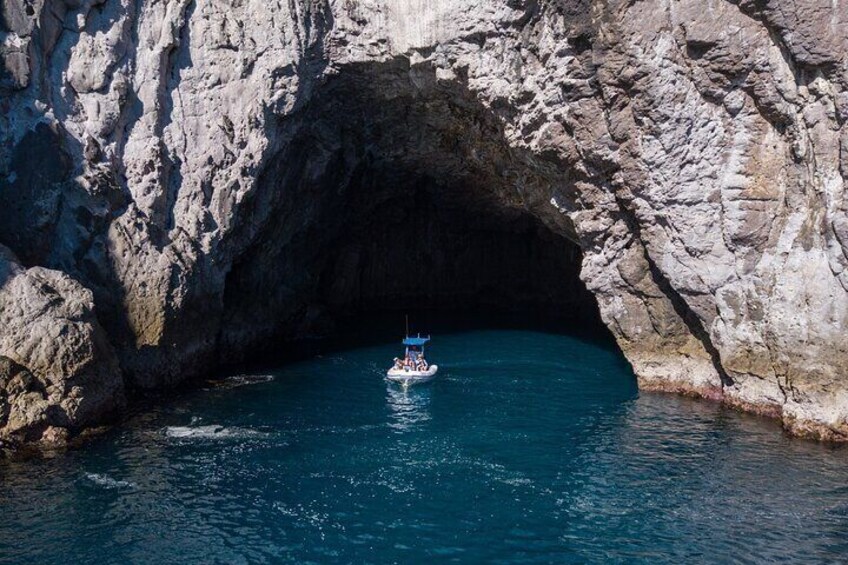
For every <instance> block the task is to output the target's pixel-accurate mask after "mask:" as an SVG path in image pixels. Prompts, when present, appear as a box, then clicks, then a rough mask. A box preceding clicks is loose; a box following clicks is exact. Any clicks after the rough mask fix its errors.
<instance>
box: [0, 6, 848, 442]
mask: <svg viewBox="0 0 848 565" xmlns="http://www.w3.org/2000/svg"><path fill="white" fill-rule="evenodd" d="M2 7H3V10H2V16H3V17H2V32H0V107H2V112H0V243H3V244H5V245H6V246H7V247H8V248H9V249H11V251H12V252H14V254H15V256H16V257H17V259H13V258H11V257H12V256H11V254H9V253H6V254H5V255H4V257H6V259H4V261H6V263H4V264H5V265H7V266H6V267H4V268H5V269H6V270H7V271H8V272H9V273H13V274H12V275H7V280H6V281H5V282H3V283H0V284H2V286H0V297H2V298H0V318H2V319H3V322H4V323H3V325H2V326H0V345H2V348H0V356H2V357H0V359H4V360H3V361H2V362H3V363H6V364H5V365H2V366H1V367H0V382H2V383H4V384H3V387H2V389H3V390H5V394H6V395H7V397H8V400H7V401H6V404H5V406H12V407H13V409H11V410H12V411H11V412H9V410H10V409H9V408H4V410H5V411H6V412H8V413H9V414H12V413H14V414H15V416H14V418H13V417H12V416H5V417H4V418H5V419H0V424H2V425H3V426H5V427H2V430H3V431H2V433H3V434H5V436H11V435H14V434H20V433H23V436H24V437H25V439H30V438H31V437H33V438H34V437H35V436H37V435H38V432H36V431H35V430H40V431H42V432H43V431H44V430H46V429H47V428H46V427H45V426H52V427H54V428H56V427H61V428H68V429H71V430H73V429H76V428H77V427H79V426H84V425H87V424H90V423H93V422H96V421H97V420H98V419H99V418H100V417H102V416H103V415H105V414H106V413H107V412H108V411H109V410H111V409H114V408H118V407H119V406H120V405H121V402H122V401H123V387H122V383H125V384H126V385H127V386H128V387H162V386H168V385H172V384H175V383H177V382H179V381H181V380H183V379H185V378H187V377H189V376H191V375H193V374H197V373H198V372H199V371H203V370H206V369H208V368H210V367H211V366H213V365H214V364H215V363H217V362H218V360H219V359H221V358H226V359H233V358H238V357H239V356H241V355H245V354H247V353H249V352H250V351H252V350H254V349H255V348H256V347H258V346H259V345H261V344H262V343H263V342H267V340H269V339H272V338H280V337H294V336H297V335H302V334H303V333H306V332H309V331H310V330H311V328H313V327H315V326H316V324H319V323H320V320H321V319H322V317H324V316H325V315H326V314H328V313H332V312H335V311H338V310H343V309H344V308H356V307H364V306H365V305H369V304H374V303H381V302H388V303H393V302H394V303H397V302H398V301H403V300H404V299H407V298H409V297H411V296H416V295H417V294H418V295H421V294H422V293H423V294H424V295H427V296H430V297H434V296H435V297H437V298H436V299H438V300H444V301H448V302H450V301H451V300H453V301H454V302H461V301H462V300H464V298H463V297H467V296H470V295H479V294H481V293H485V291H486V287H485V285H484V281H485V280H491V276H488V275H493V274H496V273H505V274H504V276H503V278H502V279H501V280H499V281H498V282H497V284H493V285H490V286H491V287H492V288H495V289H501V290H502V291H503V292H504V293H505V296H506V297H505V298H504V299H507V298H508V299H513V298H516V297H520V296H522V294H523V295H526V296H529V297H531V298H532V297H535V298H536V299H537V300H540V301H541V302H547V303H549V304H550V306H551V308H555V309H575V308H579V307H581V306H580V305H584V306H585V305H586V304H587V303H588V304H591V300H592V299H591V298H590V297H589V296H588V295H587V294H586V293H585V291H584V289H583V288H582V286H581V285H580V283H579V282H578V281H577V273H578V271H579V277H580V279H582V281H583V282H584V283H585V287H586V288H588V289H589V291H590V292H591V293H592V295H593V296H594V298H595V300H596V301H597V306H598V308H599V310H600V314H601V317H602V319H603V321H604V322H605V323H606V325H607V326H608V327H609V328H610V330H611V331H612V333H613V334H614V335H615V337H616V339H617V340H618V343H619V345H620V346H621V348H622V350H623V351H624V353H625V355H626V356H627V357H628V359H629V360H630V361H631V363H632V365H633V368H634V370H635V372H636V374H637V377H638V379H639V384H640V386H641V387H642V388H643V389H647V390H666V391H677V392H683V393H689V394H697V395H701V396H706V397H711V398H717V399H722V400H724V401H725V402H727V403H730V404H732V405H735V406H739V407H741V408H743V409H746V410H751V411H756V412H761V413H765V414H770V415H773V416H775V417H778V418H781V419H782V421H783V422H784V424H785V426H786V427H787V428H788V429H789V430H791V431H793V432H795V433H798V434H801V435H808V436H813V437H819V438H822V439H829V440H846V439H848V342H846V341H845V340H844V338H843V335H844V330H845V328H846V314H848V292H846V289H848V273H846V270H845V267H846V265H848V247H846V246H848V214H846V208H848V202H846V201H845V199H844V192H845V181H844V178H845V175H846V172H845V171H846V167H848V128H846V127H845V125H844V124H845V120H846V118H848V59H846V53H848V6H846V5H845V4H844V3H841V2H831V1H829V0H828V1H824V0H795V1H793V2H788V1H781V0H738V1H737V0H673V1H658V0H657V1H654V0H644V1H632V0H604V1H601V0H597V1H593V0H511V1H508V2H494V1H491V0H488V1H484V0H463V1H459V0H429V1H427V2H421V1H418V0H414V1H413V0H344V1H342V0H338V1H336V0H325V1H321V0H290V1H288V2H281V3H278V2H273V1H271V2H244V1H241V0H239V1H233V2H230V3H228V4H223V3H220V2H214V1H210V0H166V1H162V2H151V1H141V2H136V1H131V0H105V1H103V0H82V1H79V0H74V1H73V2H71V1H62V0H2ZM410 202H412V203H413V204H412V205H410V204H409V203H410ZM416 222H417V223H416ZM409 226H413V227H414V230H413V228H410V227H409ZM404 230H409V231H406V232H404ZM397 233H400V234H401V235H399V236H398V237H392V234H397ZM419 234H425V235H424V236H421V237H422V240H423V241H424V242H425V243H426V245H422V246H421V248H420V252H419V250H416V253H415V255H416V256H418V255H420V258H418V259H415V258H412V259H410V258H409V257H408V256H407V255H404V254H403V253H401V252H400V251H399V249H403V248H407V247H408V246H407V245H406V244H404V245H403V246H399V247H395V248H392V242H394V243H395V245H397V242H398V241H410V238H413V239H414V238H415V237H416V236H417V235H419ZM404 238H406V239H404ZM485 249H498V252H497V253H494V254H486V253H483V252H482V251H481V250H485ZM581 258H582V259H581ZM413 259H414V260H413ZM18 261H19V262H20V264H18ZM399 261H409V263H408V267H404V270H412V269H414V268H416V267H418V268H421V267H422V266H424V267H426V268H427V269H426V270H425V271H424V272H428V273H431V275H430V276H429V279H428V280H427V282H426V283H425V284H424V285H423V286H421V285H419V286H417V287H416V283H415V281H417V280H419V278H418V277H410V278H408V279H406V280H405V281H404V280H400V282H398V281H399V279H398V278H397V277H394V276H390V275H391V270H392V269H395V268H396V266H397V264H398V262H399ZM578 261H582V265H580V266H579V267H580V268H579V269H578V265H577V262H578ZM457 264H458V265H459V266H458V267H457ZM510 269H513V270H512V271H510ZM468 273H472V274H468ZM473 273H485V274H486V275H487V276H480V277H477V278H475V276H474V275H473ZM512 273H515V276H512ZM520 273H523V279H522V276H519V274H520ZM544 273H547V274H548V276H547V277H546V276H545V275H544ZM548 279H550V280H548ZM557 281H558V282H559V283H561V284H559V285H557V284H556V283H557ZM43 285H46V286H47V287H49V288H52V289H54V290H53V291H52V292H55V293H56V295H57V296H58V297H59V298H61V300H59V299H58V298H57V299H55V300H54V299H53V298H50V296H51V295H50V291H44V290H43V288H44V286H43ZM45 293H46V294H45ZM416 293H417V294H416ZM94 304H96V308H95V307H94ZM95 313H96V316H95ZM33 326H37V328H38V331H37V332H36V331H27V332H26V334H24V328H28V329H29V328H31V327H33ZM101 328H105V330H103V329H101ZM57 332H58V333H57ZM62 332H64V333H62ZM60 335H61V336H62V337H61V338H59V336H60ZM54 337H55V339H54ZM48 352H49V355H47V353H48ZM116 359H117V360H116ZM22 375H26V376H22ZM30 398H32V400H29V399H30ZM45 403H46V404H45ZM42 405H43V406H44V409H43V410H42V409H41V408H31V407H34V406H42ZM48 406H58V407H59V408H57V409H55V410H54V409H52V408H51V409H48V408H47V407H48ZM6 412H4V414H5V413H6ZM3 422H5V423H3ZM21 430H32V431H24V432H21ZM53 435H55V434H53Z"/></svg>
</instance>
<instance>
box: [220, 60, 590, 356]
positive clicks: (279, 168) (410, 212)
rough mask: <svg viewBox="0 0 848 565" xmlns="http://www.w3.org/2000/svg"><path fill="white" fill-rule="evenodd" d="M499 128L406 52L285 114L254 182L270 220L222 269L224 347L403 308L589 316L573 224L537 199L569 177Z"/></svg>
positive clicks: (573, 318) (323, 330)
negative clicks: (276, 142) (275, 150)
mask: <svg viewBox="0 0 848 565" xmlns="http://www.w3.org/2000/svg"><path fill="white" fill-rule="evenodd" d="M501 123H502V122H501V120H500V119H499V117H498V115H497V111H496V110H494V109H492V108H489V107H484V106H483V105H482V104H481V103H480V102H479V101H478V100H477V99H476V98H475V97H474V95H473V94H472V93H470V92H469V91H468V89H467V88H466V87H462V86H461V85H460V84H459V83H458V82H448V83H444V82H441V81H439V80H437V79H436V76H435V73H434V71H433V69H431V68H420V69H418V68H415V67H414V66H410V65H409V62H408V61H405V62H404V61H392V62H389V63H381V64H370V65H362V66H357V67H354V68H351V69H346V70H345V71H344V72H340V73H338V75H336V76H335V77H334V78H333V79H330V81H328V82H327V83H326V84H323V85H321V86H320V88H319V90H318V91H317V92H315V93H313V94H312V97H311V98H310V101H309V103H308V104H306V105H305V106H304V107H303V108H302V109H300V111H299V112H298V114H297V118H287V119H286V120H285V121H283V120H281V123H280V124H279V127H280V128H281V132H283V133H281V135H280V137H281V138H285V137H286V136H288V138H287V139H286V142H285V143H281V147H282V149H281V150H280V153H279V156H278V157H276V158H275V159H273V160H271V161H270V162H269V165H268V167H267V168H266V169H265V170H264V171H263V172H262V174H261V175H260V177H259V182H260V187H261V190H262V194H264V195H265V198H266V200H265V201H263V202H262V205H263V206H270V207H272V209H273V210H274V211H275V215H274V217H273V220H272V221H271V222H269V223H268V225H267V226H266V227H265V228H264V229H263V230H262V232H261V233H260V234H259V235H258V236H257V238H256V240H255V241H254V243H253V245H252V246H251V247H250V249H249V251H248V252H247V253H246V254H244V255H243V256H242V257H241V258H240V259H239V260H238V261H237V262H236V263H235V264H234V265H233V268H232V270H231V272H230V274H229V276H228V278H227V284H226V291H225V296H224V323H223V328H224V329H223V330H222V335H221V340H220V341H221V344H222V346H223V347H222V350H223V351H225V352H227V354H228V355H230V356H231V355H232V354H231V353H230V352H232V351H247V350H254V351H255V350H256V347H257V345H259V346H261V345H262V344H265V345H266V346H267V345H268V344H278V343H280V342H281V340H282V341H287V340H296V339H299V338H303V337H309V336H320V335H329V334H331V333H332V332H333V331H334V329H335V328H336V327H337V325H338V322H339V320H342V319H345V318H350V317H361V316H376V315H378V314H381V313H382V314H389V315H392V314H393V313H395V314H397V313H401V312H411V311H417V312H421V311H433V312H435V311H439V312H448V313H451V315H453V314H456V315H459V314H462V315H468V314H474V313H482V314H497V313H510V314H517V315H525V316H533V317H537V318H538V317H541V318H547V319H557V320H562V321H567V322H568V323H572V324H573V325H574V326H585V327H589V326H593V327H596V326H598V325H600V320H599V315H598V312H597V306H596V304H595V300H594V298H593V297H592V295H591V294H590V293H589V292H588V291H587V290H586V288H585V286H584V285H583V283H582V281H581V280H580V278H579V272H580V264H581V259H582V256H581V251H580V247H579V245H578V244H577V243H575V241H576V236H575V235H574V231H573V227H572V226H571V224H570V221H569V220H568V218H567V217H565V216H563V215H561V214H559V213H558V211H556V209H555V208H554V207H553V206H550V204H549V203H548V199H549V198H550V196H549V195H550V187H551V184H555V185H556V186H557V187H559V188H560V192H562V191H565V192H567V189H568V186H569V183H570V178H569V171H568V170H567V168H566V167H564V166H563V165H562V163H559V162H557V161H556V160H555V159H550V160H544V159H541V158H540V157H539V156H538V155H531V154H529V153H528V152H526V151H522V150H520V149H516V148H515V147H513V144H510V143H509V142H508V141H507V137H506V134H505V133H504V131H503V127H502V125H501ZM257 205H259V204H257Z"/></svg>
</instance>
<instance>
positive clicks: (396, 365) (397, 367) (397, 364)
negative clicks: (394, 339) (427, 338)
mask: <svg viewBox="0 0 848 565" xmlns="http://www.w3.org/2000/svg"><path fill="white" fill-rule="evenodd" d="M394 369H395V370H396V371H397V370H400V369H403V363H401V361H400V359H399V358H398V357H395V360H394Z"/></svg>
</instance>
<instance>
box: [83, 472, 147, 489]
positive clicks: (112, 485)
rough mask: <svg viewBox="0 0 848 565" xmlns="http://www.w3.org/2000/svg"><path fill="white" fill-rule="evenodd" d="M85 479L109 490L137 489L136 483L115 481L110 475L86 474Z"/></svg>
mask: <svg viewBox="0 0 848 565" xmlns="http://www.w3.org/2000/svg"><path fill="white" fill-rule="evenodd" d="M85 478H86V479H88V480H89V481H91V482H92V483H94V484H96V485H99V486H101V487H105V488H107V489H123V488H136V486H137V485H136V484H135V483H131V482H129V481H120V480H118V479H113V478H112V477H110V476H109V475H101V474H100V473H86V474H85Z"/></svg>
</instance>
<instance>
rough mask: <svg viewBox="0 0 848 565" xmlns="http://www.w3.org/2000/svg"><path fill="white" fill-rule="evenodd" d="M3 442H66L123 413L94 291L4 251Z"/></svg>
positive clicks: (0, 261) (0, 323)
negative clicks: (23, 263)
mask: <svg viewBox="0 0 848 565" xmlns="http://www.w3.org/2000/svg"><path fill="white" fill-rule="evenodd" d="M0 281H2V282H0V327H2V328H3V331H2V332H0V426H2V432H3V434H2V436H0V440H2V441H3V442H4V443H10V444H11V446H12V447H15V446H16V445H20V444H22V443H26V442H36V441H38V442H41V443H43V444H47V445H54V444H56V443H62V442H64V441H65V440H66V439H67V436H68V432H69V431H78V430H80V429H81V428H83V427H84V426H86V425H90V424H92V423H95V422H97V421H99V420H102V419H103V418H104V417H106V416H108V415H109V414H110V413H114V412H115V411H116V410H118V409H120V408H121V407H122V405H123V402H124V386H123V385H124V383H123V381H122V380H121V377H120V373H119V369H118V363H117V358H116V357H115V353H114V350H113V349H112V346H111V345H110V344H109V342H108V340H107V338H106V335H105V333H104V332H103V329H102V328H101V327H100V324H99V323H98V322H97V318H96V317H95V316H94V312H93V310H94V300H93V297H92V294H91V292H90V291H88V290H86V289H85V288H84V287H83V286H82V285H80V284H79V283H78V282H76V281H74V280H73V279H71V278H70V277H68V276H67V275H65V274H63V273H60V272H57V271H51V270H48V269H45V268H42V267H33V268H31V269H24V268H23V267H21V266H20V265H19V264H18V263H17V262H16V259H15V258H14V257H13V256H12V254H11V253H10V252H9V250H8V249H6V248H5V247H2V246H0Z"/></svg>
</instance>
